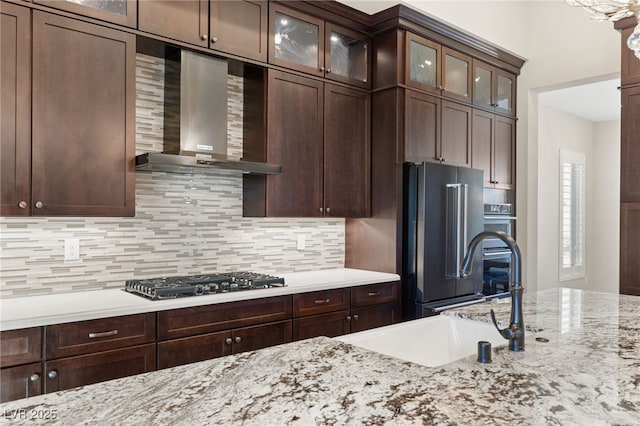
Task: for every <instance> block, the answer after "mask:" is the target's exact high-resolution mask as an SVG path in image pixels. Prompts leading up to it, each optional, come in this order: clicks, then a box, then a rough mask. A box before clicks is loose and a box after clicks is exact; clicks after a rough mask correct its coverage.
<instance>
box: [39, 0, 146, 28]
mask: <svg viewBox="0 0 640 426" xmlns="http://www.w3.org/2000/svg"><path fill="white" fill-rule="evenodd" d="M33 1H34V3H41V4H44V5H46V6H50V7H55V8H56V9H61V10H66V11H69V12H72V13H77V14H78V15H84V16H88V17H90V18H95V19H101V20H103V21H108V22H113V23H114V24H119V25H124V26H127V27H131V28H135V27H136V23H137V22H138V14H137V11H138V9H137V6H138V3H144V2H146V1H148V0H144V1H141V2H137V1H136V0H109V1H99V0H33Z"/></svg>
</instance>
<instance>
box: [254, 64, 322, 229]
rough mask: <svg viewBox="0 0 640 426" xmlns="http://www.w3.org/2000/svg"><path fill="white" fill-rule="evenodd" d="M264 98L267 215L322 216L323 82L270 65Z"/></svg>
mask: <svg viewBox="0 0 640 426" xmlns="http://www.w3.org/2000/svg"><path fill="white" fill-rule="evenodd" d="M267 102H268V113H267V116H268V123H267V160H268V162H270V163H274V164H281V165H282V174H280V175H271V176H268V177H267V208H266V210H267V216H281V217H314V216H315V217H318V216H322V212H321V208H322V206H323V187H322V186H323V176H322V174H323V166H322V164H323V158H322V146H323V134H322V132H323V114H322V110H323V104H324V92H323V83H322V82H319V81H316V80H311V79H308V78H304V77H297V76H293V75H290V74H286V73H283V72H278V71H270V72H269V81H268V101H267Z"/></svg>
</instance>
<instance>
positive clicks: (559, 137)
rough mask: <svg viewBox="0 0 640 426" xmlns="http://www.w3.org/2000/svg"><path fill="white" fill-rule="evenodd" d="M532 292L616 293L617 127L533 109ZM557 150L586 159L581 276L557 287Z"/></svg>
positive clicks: (611, 124) (617, 218) (615, 122)
mask: <svg viewBox="0 0 640 426" xmlns="http://www.w3.org/2000/svg"><path fill="white" fill-rule="evenodd" d="M538 123H539V125H538V138H539V141H540V144H539V152H538V159H539V161H540V168H539V171H538V185H539V196H540V200H544V202H543V203H542V202H541V205H540V209H539V215H538V226H539V232H538V262H539V264H540V267H539V269H538V288H539V289H542V288H553V287H559V286H562V287H572V288H580V289H584V290H594V291H605V292H611V293H617V292H618V252H619V196H618V194H619V193H620V177H619V174H620V172H619V170H620V159H619V158H620V157H619V156H620V130H619V126H620V122H619V121H610V122H605V123H593V122H590V121H587V120H584V119H581V118H578V117H575V116H573V115H571V114H567V113H565V112H561V111H558V110H556V109H553V108H551V107H548V106H546V105H542V104H540V105H539V108H538ZM560 149H568V150H571V151H574V152H579V153H583V154H585V156H586V176H587V180H586V188H585V189H586V191H585V193H586V212H585V215H586V226H585V231H586V266H587V267H586V275H585V277H584V278H579V279H574V280H569V281H560V280H559V278H558V272H559V263H560V262H559V251H560V248H559V199H560V189H559V187H560V182H559V179H560V176H559V175H560V171H559V170H560V168H559V152H560Z"/></svg>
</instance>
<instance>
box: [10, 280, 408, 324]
mask: <svg viewBox="0 0 640 426" xmlns="http://www.w3.org/2000/svg"><path fill="white" fill-rule="evenodd" d="M280 276H282V277H283V278H284V279H285V284H286V286H285V287H273V288H267V289H260V290H252V291H238V292H231V293H224V294H213V295H207V296H198V297H183V298H178V299H168V300H148V299H145V298H144V297H141V296H137V295H134V294H131V293H127V292H126V291H123V290H122V289H112V290H96V291H85V292H77V293H63V294H52V295H46V296H32V297H16V298H10V299H1V300H0V331H6V330H15V329H19V328H28V327H37V326H42V325H50V324H61V323H65V322H72V321H84V320H91V319H98V318H106V317H114V316H119V315H129V314H139V313H145V312H156V311H163V310H167V309H176V308H185V307H190V306H202V305H213V304H217V303H225V302H234V301H238V300H249V299H258V298H261V297H271V296H282V295H287V294H293V293H306V292H309V291H317V290H328V289H332V288H341V287H352V286H358V285H366V284H375V283H384V282H393V281H399V280H400V276H399V275H397V274H388V273H384V272H374V271H365V270H362V269H350V268H338V269H323V270H318V271H308V272H292V273H288V274H281V275H280ZM122 287H123V288H124V283H122Z"/></svg>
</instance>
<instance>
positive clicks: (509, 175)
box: [493, 115, 516, 189]
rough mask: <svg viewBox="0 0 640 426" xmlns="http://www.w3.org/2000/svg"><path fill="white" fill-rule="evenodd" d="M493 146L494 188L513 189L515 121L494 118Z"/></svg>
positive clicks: (514, 173) (498, 117)
mask: <svg viewBox="0 0 640 426" xmlns="http://www.w3.org/2000/svg"><path fill="white" fill-rule="evenodd" d="M495 126H496V128H495V137H494V146H493V161H494V166H493V170H494V173H493V176H494V178H493V180H494V184H495V187H496V188H501V189H514V188H515V183H516V182H515V176H516V172H515V164H516V144H515V141H516V121H515V120H514V119H511V118H506V117H501V116H498V115H497V116H496V121H495Z"/></svg>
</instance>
